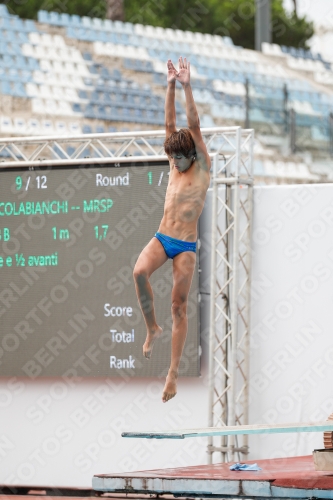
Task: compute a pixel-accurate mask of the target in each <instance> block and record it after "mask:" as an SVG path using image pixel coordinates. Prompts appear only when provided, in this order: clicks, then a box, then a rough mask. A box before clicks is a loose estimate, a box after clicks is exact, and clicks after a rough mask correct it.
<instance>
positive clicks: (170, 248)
mask: <svg viewBox="0 0 333 500" xmlns="http://www.w3.org/2000/svg"><path fill="white" fill-rule="evenodd" d="M155 237H156V238H157V239H158V241H160V242H161V243H162V246H163V248H164V251H165V253H166V254H167V256H168V257H169V259H173V258H174V257H176V255H178V254H179V253H182V252H194V253H195V252H196V248H197V243H196V241H194V242H191V241H183V240H177V239H176V238H171V236H166V235H165V234H162V233H155Z"/></svg>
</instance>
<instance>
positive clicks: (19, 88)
mask: <svg viewBox="0 0 333 500" xmlns="http://www.w3.org/2000/svg"><path fill="white" fill-rule="evenodd" d="M13 95H15V96H17V97H27V93H26V91H25V88H24V85H23V83H22V82H15V83H14V86H13Z"/></svg>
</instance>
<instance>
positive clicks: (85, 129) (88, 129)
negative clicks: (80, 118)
mask: <svg viewBox="0 0 333 500" xmlns="http://www.w3.org/2000/svg"><path fill="white" fill-rule="evenodd" d="M82 133H83V134H91V133H92V128H91V126H90V125H83V127H82Z"/></svg>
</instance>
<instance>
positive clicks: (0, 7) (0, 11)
mask: <svg viewBox="0 0 333 500" xmlns="http://www.w3.org/2000/svg"><path fill="white" fill-rule="evenodd" d="M0 17H9V12H8V9H7V7H6V5H4V4H0Z"/></svg>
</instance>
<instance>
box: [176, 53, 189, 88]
mask: <svg viewBox="0 0 333 500" xmlns="http://www.w3.org/2000/svg"><path fill="white" fill-rule="evenodd" d="M190 68H191V65H190V62H189V61H187V60H186V57H184V60H183V58H182V57H180V58H179V60H178V73H177V76H176V80H178V81H179V82H180V83H181V84H182V85H186V84H189V83H190Z"/></svg>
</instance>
